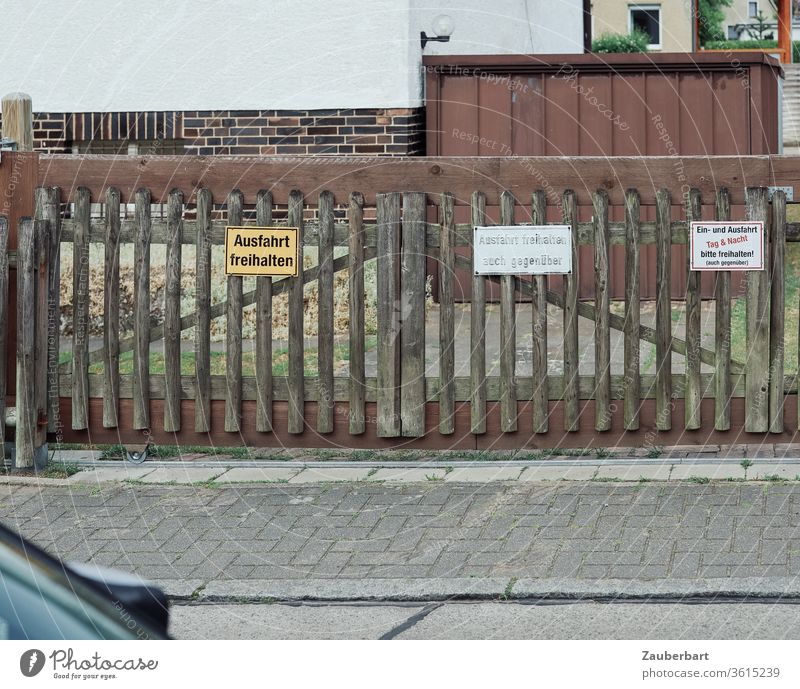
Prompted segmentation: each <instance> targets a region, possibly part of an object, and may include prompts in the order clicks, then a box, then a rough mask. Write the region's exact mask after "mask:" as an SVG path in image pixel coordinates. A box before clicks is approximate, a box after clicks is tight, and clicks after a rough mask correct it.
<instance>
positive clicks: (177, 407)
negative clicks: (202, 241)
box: [164, 189, 183, 433]
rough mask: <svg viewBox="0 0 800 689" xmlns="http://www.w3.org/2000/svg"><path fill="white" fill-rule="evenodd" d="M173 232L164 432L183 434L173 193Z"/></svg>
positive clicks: (177, 197)
mask: <svg viewBox="0 0 800 689" xmlns="http://www.w3.org/2000/svg"><path fill="white" fill-rule="evenodd" d="M167 219H168V223H169V228H170V236H169V241H168V242H167V252H166V265H165V271H166V281H165V285H164V377H165V379H166V383H167V390H166V397H165V402H164V430H165V431H167V432H168V433H177V432H178V431H179V430H181V236H182V235H183V192H181V191H180V190H179V189H173V191H172V193H171V194H170V195H169V202H168V205H167Z"/></svg>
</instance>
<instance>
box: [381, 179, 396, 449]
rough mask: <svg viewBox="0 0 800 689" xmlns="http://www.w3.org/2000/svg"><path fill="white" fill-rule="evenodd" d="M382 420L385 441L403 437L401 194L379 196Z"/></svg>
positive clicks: (382, 435) (382, 432) (392, 193)
mask: <svg viewBox="0 0 800 689" xmlns="http://www.w3.org/2000/svg"><path fill="white" fill-rule="evenodd" d="M376 203H377V209H376V212H377V228H376V229H377V233H378V237H377V248H378V251H377V261H378V266H377V268H378V275H377V300H378V371H377V374H378V381H377V383H378V391H377V393H378V394H377V402H378V414H377V416H378V419H377V434H378V437H381V438H393V437H396V436H398V435H400V356H399V355H400V351H399V348H398V345H399V342H398V339H399V335H400V308H399V304H398V299H399V296H400V289H399V288H400V270H399V265H398V263H399V253H400V194H399V193H397V192H391V193H388V194H378V196H377V201H376Z"/></svg>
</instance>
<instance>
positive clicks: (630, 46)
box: [592, 31, 650, 53]
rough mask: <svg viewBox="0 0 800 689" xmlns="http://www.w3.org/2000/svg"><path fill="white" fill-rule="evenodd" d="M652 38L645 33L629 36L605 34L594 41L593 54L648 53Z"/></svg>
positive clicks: (636, 32) (637, 32)
mask: <svg viewBox="0 0 800 689" xmlns="http://www.w3.org/2000/svg"><path fill="white" fill-rule="evenodd" d="M649 43H650V37H649V36H648V35H647V34H646V33H644V32H643V31H634V32H633V33H631V34H628V35H627V36H626V35H625V34H621V33H604V34H602V35H601V36H600V38H598V39H597V40H595V41H592V52H593V53H646V52H647V46H648V44H649Z"/></svg>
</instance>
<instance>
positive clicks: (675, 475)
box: [670, 462, 744, 481]
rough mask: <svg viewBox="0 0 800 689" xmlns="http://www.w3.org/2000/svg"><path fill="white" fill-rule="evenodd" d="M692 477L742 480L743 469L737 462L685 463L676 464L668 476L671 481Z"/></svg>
mask: <svg viewBox="0 0 800 689" xmlns="http://www.w3.org/2000/svg"><path fill="white" fill-rule="evenodd" d="M692 477H699V478H708V479H714V480H722V479H727V478H744V469H743V468H742V467H741V466H740V465H739V464H738V463H737V462H715V463H710V462H709V463H708V464H701V463H685V464H676V465H675V466H674V467H673V468H672V473H671V474H670V480H671V481H686V480H688V479H690V478H692Z"/></svg>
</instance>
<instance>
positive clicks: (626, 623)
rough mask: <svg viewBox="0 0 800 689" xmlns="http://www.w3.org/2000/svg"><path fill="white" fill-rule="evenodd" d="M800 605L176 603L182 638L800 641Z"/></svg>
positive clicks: (176, 629)
mask: <svg viewBox="0 0 800 689" xmlns="http://www.w3.org/2000/svg"><path fill="white" fill-rule="evenodd" d="M799 612H800V602H797V601H795V602H780V601H768V602H758V603H754V602H741V601H731V602H714V603H708V602H697V603H673V602H660V603H602V602H601V603H598V602H593V601H583V602H570V603H548V604H531V603H521V602H475V603H470V602H453V603H418V604H415V603H394V604H383V603H376V604H357V603H337V604H330V603H325V604H285V603H275V604H204V605H190V604H177V605H175V606H174V607H173V609H172V617H171V619H172V626H171V633H172V635H173V636H174V637H176V638H178V639H381V638H384V639H386V638H389V639H800V614H798V613H799Z"/></svg>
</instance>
